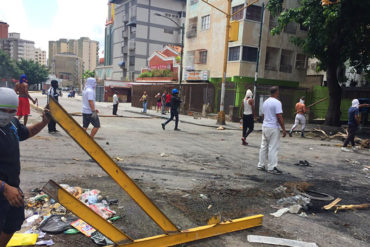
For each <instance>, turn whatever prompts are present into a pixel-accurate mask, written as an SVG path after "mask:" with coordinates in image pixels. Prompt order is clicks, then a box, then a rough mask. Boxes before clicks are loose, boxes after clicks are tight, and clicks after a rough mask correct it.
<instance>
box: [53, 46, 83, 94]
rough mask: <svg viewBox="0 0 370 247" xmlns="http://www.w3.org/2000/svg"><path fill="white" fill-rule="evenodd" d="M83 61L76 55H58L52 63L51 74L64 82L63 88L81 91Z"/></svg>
mask: <svg viewBox="0 0 370 247" xmlns="http://www.w3.org/2000/svg"><path fill="white" fill-rule="evenodd" d="M82 64H83V62H82V59H81V58H80V57H78V56H76V55H74V54H68V53H63V54H56V55H55V56H54V57H53V60H52V62H51V72H52V74H54V75H55V76H56V77H57V78H59V79H61V80H62V86H63V87H67V86H70V87H73V88H76V89H81V85H82V73H83V70H82V69H83V67H82Z"/></svg>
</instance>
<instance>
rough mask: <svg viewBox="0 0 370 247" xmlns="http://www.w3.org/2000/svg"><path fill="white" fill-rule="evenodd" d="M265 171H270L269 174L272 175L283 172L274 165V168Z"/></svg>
mask: <svg viewBox="0 0 370 247" xmlns="http://www.w3.org/2000/svg"><path fill="white" fill-rule="evenodd" d="M267 172H268V173H271V174H274V175H281V174H283V172H282V171H280V170H279V169H277V168H276V167H274V169H272V170H268V171H267Z"/></svg>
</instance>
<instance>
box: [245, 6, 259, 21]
mask: <svg viewBox="0 0 370 247" xmlns="http://www.w3.org/2000/svg"><path fill="white" fill-rule="evenodd" d="M245 19H247V20H252V21H261V19H262V7H260V6H255V5H251V6H249V7H248V8H247V14H246V15H245Z"/></svg>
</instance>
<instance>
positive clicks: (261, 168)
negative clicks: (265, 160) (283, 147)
mask: <svg viewBox="0 0 370 247" xmlns="http://www.w3.org/2000/svg"><path fill="white" fill-rule="evenodd" d="M257 170H260V171H263V172H265V171H266V168H265V167H263V166H261V167H257Z"/></svg>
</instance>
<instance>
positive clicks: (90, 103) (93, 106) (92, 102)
mask: <svg viewBox="0 0 370 247" xmlns="http://www.w3.org/2000/svg"><path fill="white" fill-rule="evenodd" d="M89 105H90V109H91V111H92V112H94V111H96V112H97V113H99V111H98V110H96V109H95V104H94V101H93V100H89Z"/></svg>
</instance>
